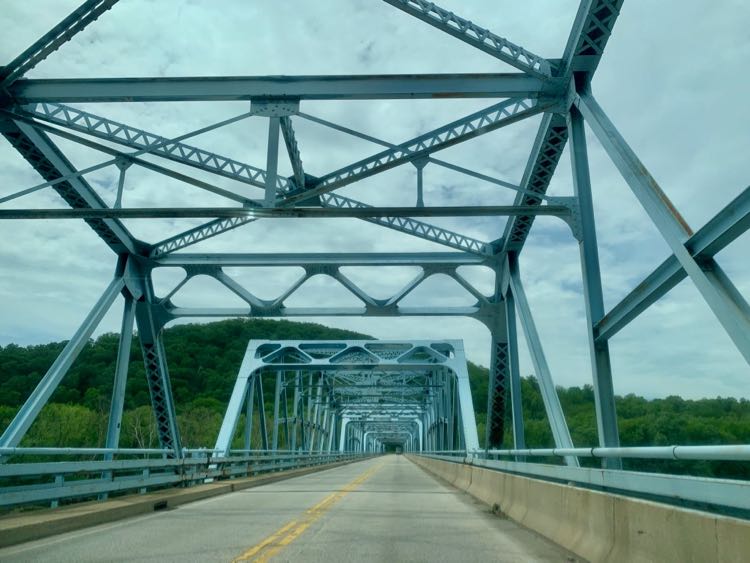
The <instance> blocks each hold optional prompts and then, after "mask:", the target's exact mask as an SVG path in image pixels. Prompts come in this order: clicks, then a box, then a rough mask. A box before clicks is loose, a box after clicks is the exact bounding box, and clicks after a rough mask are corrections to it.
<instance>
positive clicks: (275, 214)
mask: <svg viewBox="0 0 750 563" xmlns="http://www.w3.org/2000/svg"><path fill="white" fill-rule="evenodd" d="M514 215H551V216H553V217H568V216H569V215H570V209H568V208H567V207H565V206H563V205H543V206H532V205H526V206H523V205H521V206H516V205H487V206H446V207H355V208H330V207H329V208H318V207H278V208H263V209H261V208H253V209H248V208H245V207H153V208H119V209H0V219H113V218H117V219H169V218H200V217H217V218H221V217H256V218H267V219H288V218H300V217H301V218H309V219H328V218H337V217H351V218H363V217H495V216H514Z"/></svg>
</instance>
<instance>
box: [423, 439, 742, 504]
mask: <svg viewBox="0 0 750 563" xmlns="http://www.w3.org/2000/svg"><path fill="white" fill-rule="evenodd" d="M414 453H415V454H416V455H424V456H426V457H431V458H434V459H441V460H443V461H450V462H453V463H463V464H468V465H473V466H476V467H485V468H487V469H494V470H499V471H504V472H508V473H514V474H518V475H522V476H528V477H535V478H541V479H545V480H551V481H558V482H566V483H571V484H575V485H579V486H584V487H588V488H594V489H598V490H603V491H606V492H612V493H617V494H625V495H631V496H639V497H647V498H657V499H661V500H665V501H669V502H678V503H689V504H693V505H699V506H702V507H705V508H708V509H712V510H714V509H718V510H719V511H720V512H730V513H736V512H741V513H742V514H743V515H748V514H750V481H741V480H733V479H717V478H708V477H694V476H690V475H676V474H670V473H647V472H641V471H629V470H615V469H602V468H593V467H571V466H566V465H551V464H546V463H539V462H536V463H530V462H525V461H516V460H510V461H504V460H500V459H497V458H499V457H504V456H508V457H514V458H516V459H518V460H520V459H522V458H524V457H548V458H549V457H565V456H578V457H589V458H604V457H620V458H641V459H665V460H693V461H713V460H720V461H738V462H742V461H747V460H750V445H736V446H668V447H633V448H552V449H508V450H481V451H472V452H466V451H465V450H445V451H434V452H433V451H425V452H414Z"/></svg>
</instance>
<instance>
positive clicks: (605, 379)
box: [568, 106, 622, 469]
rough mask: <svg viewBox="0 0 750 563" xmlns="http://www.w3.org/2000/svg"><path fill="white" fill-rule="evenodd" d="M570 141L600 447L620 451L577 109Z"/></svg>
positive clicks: (614, 465) (616, 464) (614, 464)
mask: <svg viewBox="0 0 750 563" xmlns="http://www.w3.org/2000/svg"><path fill="white" fill-rule="evenodd" d="M568 138H569V140H570V160H571V167H572V170H573V189H574V190H575V195H576V197H577V198H578V205H579V208H580V214H581V217H580V219H581V236H582V238H581V240H580V241H579V243H578V248H579V251H580V254H581V269H582V271H583V297H584V300H585V303H586V333H587V335H588V338H589V350H590V355H591V369H592V374H593V383H594V399H595V406H596V427H597V431H598V435H599V445H600V446H602V447H610V448H616V447H618V446H619V445H620V436H619V432H618V430H617V413H616V411H615V392H614V387H613V384H612V367H611V363H610V358H609V343H608V342H607V341H606V340H603V341H602V340H599V341H597V340H596V339H595V335H594V326H595V325H596V323H598V322H599V321H600V320H601V319H602V318H603V317H604V297H603V294H602V280H601V273H600V270H599V253H598V250H597V242H596V224H595V220H594V203H593V197H592V193H591V178H590V176H589V160H588V154H587V152H588V151H587V149H586V131H585V129H584V126H583V116H582V115H581V113H580V112H579V111H578V109H577V108H576V107H575V106H573V107H571V108H570V112H569V113H568ZM602 463H603V465H605V466H606V467H608V468H610V469H620V468H621V467H622V463H621V461H620V460H619V459H617V458H605V459H604V460H602Z"/></svg>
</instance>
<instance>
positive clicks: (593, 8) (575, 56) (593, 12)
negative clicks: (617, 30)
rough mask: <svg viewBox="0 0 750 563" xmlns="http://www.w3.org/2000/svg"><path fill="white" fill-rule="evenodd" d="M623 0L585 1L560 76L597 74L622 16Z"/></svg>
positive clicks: (579, 11) (578, 15) (567, 46)
mask: <svg viewBox="0 0 750 563" xmlns="http://www.w3.org/2000/svg"><path fill="white" fill-rule="evenodd" d="M622 3H623V0H582V1H581V4H580V6H579V8H578V13H577V14H576V19H575V21H574V22H573V29H572V30H571V32H570V36H569V37H568V42H567V44H566V45H565V51H564V53H563V58H562V63H561V65H560V72H559V74H561V75H564V76H569V75H570V73H571V72H573V71H584V72H587V73H589V74H593V73H594V71H595V70H596V67H597V66H598V65H599V61H600V60H601V58H602V53H604V47H605V46H606V45H607V41H609V37H610V35H611V34H612V28H613V27H614V25H615V22H616V21H617V16H619V15H620V8H621V7H622Z"/></svg>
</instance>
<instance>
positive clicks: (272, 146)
mask: <svg viewBox="0 0 750 563" xmlns="http://www.w3.org/2000/svg"><path fill="white" fill-rule="evenodd" d="M279 124H280V118H278V117H270V118H269V119H268V153H267V156H266V194H265V200H264V205H265V206H266V207H273V206H274V205H275V203H276V170H277V169H278V165H279Z"/></svg>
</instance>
